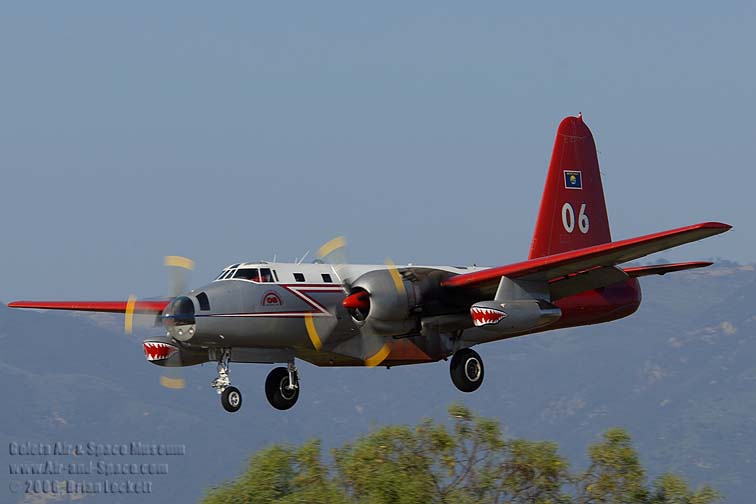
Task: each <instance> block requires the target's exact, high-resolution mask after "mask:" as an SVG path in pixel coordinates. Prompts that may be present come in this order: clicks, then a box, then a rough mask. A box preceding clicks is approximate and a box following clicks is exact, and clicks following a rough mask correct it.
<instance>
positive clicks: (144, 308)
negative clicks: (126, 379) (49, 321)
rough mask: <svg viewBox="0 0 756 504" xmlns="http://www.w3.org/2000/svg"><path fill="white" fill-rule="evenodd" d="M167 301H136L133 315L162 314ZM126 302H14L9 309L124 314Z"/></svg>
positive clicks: (9, 305)
mask: <svg viewBox="0 0 756 504" xmlns="http://www.w3.org/2000/svg"><path fill="white" fill-rule="evenodd" d="M169 302H170V301H169V300H157V301H136V302H134V313H162V312H163V310H164V309H165V307H166V306H168V303H169ZM127 305H128V301H14V302H12V303H10V304H8V307H9V308H37V309H40V310H73V311H89V312H110V313H126V306H127Z"/></svg>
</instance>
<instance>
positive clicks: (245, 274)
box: [234, 268, 260, 282]
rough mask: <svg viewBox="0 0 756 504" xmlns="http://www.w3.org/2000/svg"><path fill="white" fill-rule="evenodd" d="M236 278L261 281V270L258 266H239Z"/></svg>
mask: <svg viewBox="0 0 756 504" xmlns="http://www.w3.org/2000/svg"><path fill="white" fill-rule="evenodd" d="M234 278H243V279H244V280H252V281H253V282H259V281H260V270H258V269H257V268H239V269H238V270H236V274H234Z"/></svg>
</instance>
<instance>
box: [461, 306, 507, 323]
mask: <svg viewBox="0 0 756 504" xmlns="http://www.w3.org/2000/svg"><path fill="white" fill-rule="evenodd" d="M470 315H472V320H473V324H474V325H475V327H481V326H486V325H494V324H498V323H499V322H500V321H501V320H502V319H503V318H506V316H507V314H506V313H504V312H503V311H501V310H495V309H493V308H482V307H479V306H473V307H472V308H470Z"/></svg>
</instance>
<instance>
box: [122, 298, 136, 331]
mask: <svg viewBox="0 0 756 504" xmlns="http://www.w3.org/2000/svg"><path fill="white" fill-rule="evenodd" d="M136 300H137V298H136V296H134V295H133V294H132V295H131V296H129V299H128V301H126V311H125V312H124V317H123V330H124V332H125V333H126V334H131V333H132V332H133V330H134V308H135V307H136Z"/></svg>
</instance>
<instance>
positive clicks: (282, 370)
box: [265, 361, 299, 410]
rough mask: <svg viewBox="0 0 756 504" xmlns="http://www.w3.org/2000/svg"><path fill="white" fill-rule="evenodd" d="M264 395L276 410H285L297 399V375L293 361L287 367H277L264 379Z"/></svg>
mask: <svg viewBox="0 0 756 504" xmlns="http://www.w3.org/2000/svg"><path fill="white" fill-rule="evenodd" d="M265 395H266V397H267V398H268V402H269V403H270V405H271V406H273V407H274V408H276V409H278V410H287V409H289V408H291V407H292V406H294V404H295V403H296V402H297V399H299V376H298V375H297V367H296V366H295V365H294V362H293V361H292V362H289V364H288V365H287V367H277V368H275V369H274V370H273V371H271V372H270V373H269V374H268V378H267V379H266V380H265Z"/></svg>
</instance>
